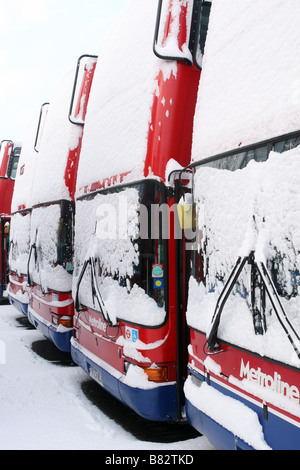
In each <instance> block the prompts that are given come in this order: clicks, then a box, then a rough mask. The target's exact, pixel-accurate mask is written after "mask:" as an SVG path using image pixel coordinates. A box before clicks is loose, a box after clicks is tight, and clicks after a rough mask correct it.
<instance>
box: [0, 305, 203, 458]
mask: <svg viewBox="0 0 300 470" xmlns="http://www.w3.org/2000/svg"><path fill="white" fill-rule="evenodd" d="M19 317H20V315H19V314H18V313H16V310H15V309H14V308H13V307H11V306H1V307H0V380H1V387H0V409H1V412H0V414H1V423H0V448H1V449H2V450H14V449H15V450H29V449H32V450H44V449H45V450H65V449H66V450H81V449H84V450H103V451H106V450H111V451H118V450H120V451H123V450H124V451H129V450H130V449H131V450H137V451H138V450H149V451H151V450H152V451H153V450H155V449H156V450H166V451H172V453H174V451H176V453H178V452H179V453H181V452H184V453H188V451H192V450H212V446H211V445H210V444H209V443H208V441H207V439H206V438H205V437H198V438H196V439H190V440H187V441H181V442H175V443H170V444H159V443H155V442H142V441H140V440H138V439H137V438H135V437H133V436H132V435H131V434H130V433H129V432H126V431H125V430H124V429H123V428H122V427H121V426H120V425H118V424H116V423H115V422H114V421H113V420H112V419H110V418H108V417H107V416H106V415H105V414H104V413H102V412H101V410H100V409H99V408H97V407H96V406H94V405H93V404H92V403H91V402H90V401H89V400H88V399H87V398H86V396H85V395H84V394H83V392H82V390H81V383H82V382H85V381H86V379H87V375H86V374H85V372H84V371H83V370H82V369H80V368H79V367H66V366H64V367H62V366H58V365H56V364H52V363H50V362H48V361H46V360H45V359H42V358H41V357H39V356H38V355H37V354H36V353H34V352H33V350H32V348H31V345H32V343H33V342H35V341H39V340H41V339H43V337H42V336H41V334H40V333H39V332H38V331H37V330H26V329H24V328H20V325H19V324H18V322H17V321H16V318H19ZM154 439H155V437H154Z"/></svg>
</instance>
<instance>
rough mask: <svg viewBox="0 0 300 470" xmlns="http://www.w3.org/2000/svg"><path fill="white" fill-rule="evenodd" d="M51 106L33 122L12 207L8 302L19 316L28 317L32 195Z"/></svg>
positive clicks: (43, 107)
mask: <svg viewBox="0 0 300 470" xmlns="http://www.w3.org/2000/svg"><path fill="white" fill-rule="evenodd" d="M48 106H49V103H44V104H43V105H42V107H41V109H40V112H39V115H38V116H36V117H34V118H33V119H32V122H31V123H30V126H29V129H28V131H27V136H26V138H25V140H24V144H23V147H22V151H21V154H20V160H19V169H18V172H17V174H16V181H15V187H14V192H13V198H12V204H11V213H12V215H11V225H10V252H9V285H8V299H9V301H10V303H11V305H13V306H14V307H15V308H16V309H17V310H18V311H19V312H20V313H22V314H24V315H27V309H28V304H29V296H30V288H29V286H28V282H27V281H28V278H27V267H28V256H29V248H30V220H31V210H32V202H31V194H32V187H33V184H34V173H35V167H36V160H37V158H38V150H39V144H40V142H41V138H42V134H43V128H44V125H45V119H46V117H47V110H48Z"/></svg>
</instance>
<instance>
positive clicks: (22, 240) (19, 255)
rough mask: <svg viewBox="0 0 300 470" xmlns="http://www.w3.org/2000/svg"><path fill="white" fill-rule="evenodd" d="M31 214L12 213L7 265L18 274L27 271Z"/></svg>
mask: <svg viewBox="0 0 300 470" xmlns="http://www.w3.org/2000/svg"><path fill="white" fill-rule="evenodd" d="M30 220H31V214H30V213H28V214H26V215H24V216H23V215H22V214H20V213H17V214H14V215H13V217H12V220H11V226H10V243H11V245H10V250H9V266H10V269H11V270H12V271H16V272H17V273H18V274H19V275H21V274H25V273H27V263H28V252H29V247H30Z"/></svg>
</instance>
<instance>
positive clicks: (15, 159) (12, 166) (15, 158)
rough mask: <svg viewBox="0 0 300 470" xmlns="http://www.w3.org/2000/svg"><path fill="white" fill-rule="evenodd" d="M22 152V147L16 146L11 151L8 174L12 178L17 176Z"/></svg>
mask: <svg viewBox="0 0 300 470" xmlns="http://www.w3.org/2000/svg"><path fill="white" fill-rule="evenodd" d="M20 153H21V147H16V148H15V149H14V150H13V151H12V153H11V157H10V162H9V168H8V172H7V176H8V177H9V178H10V179H12V180H14V179H15V178H16V174H17V168H18V163H19V158H20Z"/></svg>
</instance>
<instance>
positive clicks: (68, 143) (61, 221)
mask: <svg viewBox="0 0 300 470" xmlns="http://www.w3.org/2000/svg"><path fill="white" fill-rule="evenodd" d="M96 62H97V58H96V57H95V56H89V55H85V56H81V57H80V58H79V60H78V63H77V68H76V72H75V80H74V68H72V69H70V70H69V71H67V72H66V74H65V75H64V77H63V78H62V79H61V81H60V82H59V83H58V85H57V88H56V89H55V91H54V94H53V97H52V101H51V103H50V105H49V108H48V114H47V119H46V121H45V126H44V130H43V136H42V139H41V141H40V144H39V154H38V158H37V161H36V166H35V175H34V184H33V188H32V195H31V202H32V210H31V216H30V249H29V256H28V272H27V278H28V279H27V282H28V285H29V286H30V300H29V305H28V319H29V321H30V322H31V323H32V324H33V325H34V326H35V327H36V328H38V329H39V330H40V331H41V332H42V334H43V335H44V336H45V337H46V338H48V339H50V340H51V341H53V342H54V344H55V345H56V346H57V347H58V348H59V349H61V350H62V351H69V350H70V337H71V335H72V327H73V315H74V302H73V299H72V272H73V221H74V191H75V183H76V174H77V168H78V161H79V155H80V150H81V143H82V136H83V127H84V119H85V115H86V110H87V104H88V99H89V93H90V88H91V83H92V79H93V75H94V71H95V67H96ZM72 85H73V86H72ZM70 103H71V105H70Z"/></svg>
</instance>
